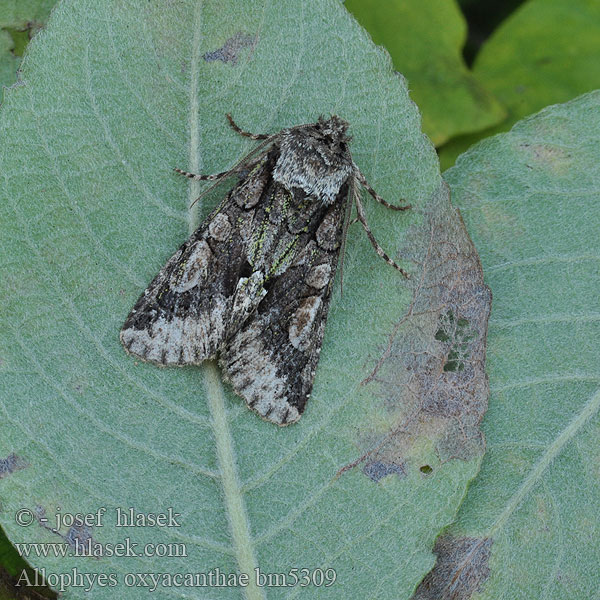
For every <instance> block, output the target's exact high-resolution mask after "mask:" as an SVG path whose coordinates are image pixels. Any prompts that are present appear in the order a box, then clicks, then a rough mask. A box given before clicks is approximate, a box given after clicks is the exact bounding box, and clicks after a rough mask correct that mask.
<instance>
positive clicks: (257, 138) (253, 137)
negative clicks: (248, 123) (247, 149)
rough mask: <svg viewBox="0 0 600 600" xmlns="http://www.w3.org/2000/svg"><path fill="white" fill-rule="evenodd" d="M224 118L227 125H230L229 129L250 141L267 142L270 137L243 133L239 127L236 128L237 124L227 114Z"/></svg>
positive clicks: (261, 134) (265, 134)
mask: <svg viewBox="0 0 600 600" xmlns="http://www.w3.org/2000/svg"><path fill="white" fill-rule="evenodd" d="M226 117H227V120H228V121H229V124H230V125H231V128H232V129H233V130H234V131H235V132H237V133H239V134H240V135H243V136H244V137H249V138H250V139H252V140H267V139H269V138H270V137H271V136H270V135H269V134H267V133H250V132H249V131H244V130H243V129H242V128H241V127H239V126H238V124H237V123H236V122H235V121H234V120H233V117H232V116H231V115H230V114H229V113H227V115H226Z"/></svg>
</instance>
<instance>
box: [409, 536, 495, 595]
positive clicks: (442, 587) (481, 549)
mask: <svg viewBox="0 0 600 600" xmlns="http://www.w3.org/2000/svg"><path fill="white" fill-rule="evenodd" d="M491 547H492V540H491V539H490V538H468V537H462V538H458V537H453V536H449V535H446V536H440V537H439V538H438V539H437V541H436V543H435V546H434V548H433V551H434V553H435V554H437V561H436V563H435V566H434V567H433V569H432V570H431V571H430V572H429V573H428V574H427V575H426V577H425V579H423V581H422V582H421V584H420V585H419V587H418V588H417V589H416V591H415V593H414V595H413V597H412V600H467V599H468V598H471V596H472V595H473V594H474V593H476V592H479V591H481V590H482V588H483V583H484V582H485V580H486V579H487V578H488V577H489V575H490V569H489V567H488V562H489V560H490V549H491Z"/></svg>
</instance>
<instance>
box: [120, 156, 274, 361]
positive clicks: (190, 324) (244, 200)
mask: <svg viewBox="0 0 600 600" xmlns="http://www.w3.org/2000/svg"><path fill="white" fill-rule="evenodd" d="M275 160H276V152H275V151H273V152H270V153H268V154H265V155H264V156H263V157H261V159H260V160H259V161H258V163H257V164H255V165H253V167H252V168H251V170H250V172H249V173H248V175H247V176H245V177H244V178H243V179H242V180H241V181H240V182H239V183H238V184H237V185H236V186H234V188H233V189H232V190H231V191H230V192H229V194H228V195H227V197H226V199H225V201H224V202H223V203H222V204H221V206H219V207H218V208H217V209H216V210H215V211H214V212H213V213H212V215H211V216H210V217H209V218H207V219H206V220H205V221H204V223H203V224H202V225H201V226H200V227H199V228H198V229H197V230H196V231H195V232H194V233H193V234H192V236H191V237H190V238H189V239H188V240H187V241H186V242H185V243H184V244H183V245H182V246H181V247H180V248H179V250H177V252H175V254H174V255H173V256H172V257H171V258H170V259H169V261H168V262H167V264H166V265H165V266H164V268H163V269H162V270H161V271H160V272H159V273H158V275H157V276H156V277H155V278H154V280H153V281H152V283H151V284H150V285H149V286H148V288H147V289H146V291H145V292H144V293H143V294H142V296H141V297H140V298H139V300H138V301H137V303H136V304H135V306H134V307H133V309H132V311H131V313H130V314H129V316H128V317H127V320H126V321H125V324H124V325H123V328H122V330H121V342H122V343H123V345H124V347H125V348H126V349H127V351H128V352H129V353H130V354H133V355H135V356H138V357H140V358H142V359H143V360H147V361H150V362H154V363H158V364H161V365H186V364H200V363H201V362H202V361H204V360H206V359H208V358H213V357H214V356H215V354H216V352H217V351H218V350H219V348H220V347H221V345H222V344H223V342H224V340H225V339H226V338H227V337H228V336H229V335H230V334H231V332H232V331H235V330H236V329H237V328H239V326H240V325H241V323H243V322H244V320H245V319H246V318H247V316H248V315H249V314H251V313H252V312H253V310H255V309H256V306H257V305H258V303H259V302H260V300H261V298H262V297H263V296H264V294H265V293H266V290H265V289H264V287H263V285H262V284H263V280H264V277H262V275H261V274H256V275H254V276H253V273H252V268H251V266H250V265H249V264H248V261H247V256H248V248H249V245H250V244H251V242H252V231H253V228H254V227H255V225H254V219H255V217H256V212H257V210H258V207H260V206H261V199H262V198H263V197H264V196H265V195H266V194H268V187H269V185H270V182H271V171H272V169H273V164H274V161H275Z"/></svg>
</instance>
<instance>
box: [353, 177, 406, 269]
mask: <svg viewBox="0 0 600 600" xmlns="http://www.w3.org/2000/svg"><path fill="white" fill-rule="evenodd" d="M359 181H360V179H359ZM355 190H356V188H355ZM354 200H355V202H356V212H357V215H358V220H359V221H360V222H361V224H362V226H363V229H364V230H365V233H366V234H367V237H368V238H369V241H370V242H371V246H373V248H375V252H377V254H378V255H379V256H380V257H381V258H383V260H385V262H386V263H387V264H388V265H391V266H392V267H394V269H396V270H397V271H400V273H402V275H404V277H406V279H410V275H409V274H408V273H407V272H406V271H405V270H404V269H403V268H402V267H401V266H399V265H398V264H397V263H396V262H395V261H393V260H392V259H391V258H390V257H389V256H388V255H387V254H386V253H385V252H384V250H383V248H382V247H381V246H380V245H379V242H378V241H377V240H376V239H375V236H374V235H373V232H372V231H371V229H370V228H369V224H368V223H367V219H366V217H365V210H364V208H363V205H362V202H361V201H360V194H359V193H358V191H355V194H354Z"/></svg>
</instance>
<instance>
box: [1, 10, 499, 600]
mask: <svg viewBox="0 0 600 600" xmlns="http://www.w3.org/2000/svg"><path fill="white" fill-rule="evenodd" d="M22 80H23V85H21V86H18V87H15V88H13V89H11V90H10V91H9V92H8V93H7V95H6V101H5V104H4V105H3V107H2V110H1V113H0V131H1V135H2V139H3V141H4V142H5V143H4V144H3V146H2V150H1V154H0V172H1V173H2V175H3V187H2V192H1V193H2V201H1V203H0V210H1V213H0V214H1V218H2V223H3V228H4V231H3V235H4V239H5V244H4V247H5V252H3V254H2V257H1V261H2V265H1V266H2V273H3V279H4V286H3V289H2V294H3V296H2V298H1V299H0V307H1V308H0V310H2V321H3V328H2V331H1V333H0V335H1V336H2V337H1V338H0V340H1V342H0V343H1V348H2V350H1V355H0V357H1V359H2V360H1V363H0V369H1V371H2V377H1V379H0V397H1V398H2V404H1V405H0V406H1V407H2V423H1V424H0V433H1V435H0V458H3V457H7V456H15V457H16V458H14V459H12V462H10V461H9V462H8V463H7V464H13V465H14V464H20V466H21V467H22V468H19V469H16V468H7V469H5V474H4V476H3V477H2V479H0V486H1V487H0V493H1V494H2V512H1V513H0V516H1V518H2V525H3V526H4V527H5V530H6V532H7V534H8V536H9V538H10V539H11V540H12V541H13V542H14V543H18V542H33V541H36V542H57V543H62V542H64V543H66V544H67V547H69V548H70V547H71V546H72V545H73V538H74V537H78V538H84V539H86V538H89V536H90V535H91V536H92V538H93V539H94V540H95V541H97V542H99V543H102V544H115V543H119V542H122V541H123V540H124V538H126V537H129V538H131V540H132V541H133V542H135V543H136V544H138V549H141V548H142V547H143V545H144V544H147V543H153V544H157V543H161V544H164V543H179V544H185V546H186V551H187V556H185V557H176V558H172V557H171V558H164V557H161V558H156V557H112V558H111V557H105V558H102V559H100V560H94V559H91V558H81V557H73V556H69V557H67V558H54V557H52V555H50V556H48V557H37V556H35V555H30V557H29V560H30V562H31V563H32V564H33V565H34V566H35V567H45V568H46V569H47V574H56V573H62V574H66V573H72V570H73V569H75V568H76V569H77V570H78V571H79V572H84V573H106V572H111V573H115V575H116V576H117V577H118V579H119V582H120V583H119V587H118V589H117V590H115V589H112V588H106V587H101V586H100V585H98V584H96V585H94V586H93V589H92V594H93V595H94V597H110V598H114V597H115V595H118V597H120V598H128V597H133V598H138V597H139V594H140V591H139V588H137V587H126V585H125V583H124V582H125V577H126V574H127V573H137V572H144V573H176V572H177V573H186V572H189V573H207V572H208V571H210V570H211V569H214V568H217V567H218V568H219V569H220V570H221V572H224V573H234V572H236V571H238V570H241V571H243V572H250V574H252V573H253V569H254V568H256V567H260V568H261V569H262V571H263V572H266V573H279V572H288V571H289V570H290V569H293V568H310V569H315V568H322V569H326V568H332V569H335V571H336V573H337V581H336V583H335V585H333V586H331V587H321V588H319V589H316V588H315V587H314V586H313V587H309V588H302V587H298V586H297V587H295V588H294V589H292V590H290V589H285V588H277V587H270V588H263V587H258V586H257V585H256V584H255V583H251V585H250V586H249V587H247V588H245V593H246V596H247V597H248V598H266V597H268V598H280V597H284V596H285V597H298V596H300V597H307V598H314V597H315V596H318V597H320V598H321V597H323V598H366V597H371V598H390V597H395V598H400V597H408V596H409V595H410V593H411V592H412V590H413V589H414V587H415V586H416V585H417V583H418V582H419V581H420V579H421V578H422V576H423V575H424V573H426V572H427V571H428V570H429V569H430V568H431V566H432V564H433V555H432V554H431V548H432V546H433V541H434V538H435V536H436V535H437V533H438V532H439V530H440V529H441V528H442V527H444V526H445V525H447V524H448V523H449V522H450V521H451V520H452V519H453V516H454V513H455V511H456V507H457V505H458V503H459V502H460V499H461V498H462V496H463V494H464V490H465V486H466V483H467V482H468V480H469V479H470V478H471V477H472V476H473V475H474V473H475V472H476V470H477V468H478V464H479V460H480V456H481V453H482V448H483V444H482V436H481V434H480V432H479V430H478V424H479V421H480V419H481V417H482V415H483V412H484V410H485V406H486V400H487V386H486V381H485V378H484V375H483V355H484V345H483V340H484V336H485V330H486V319H487V311H488V301H489V297H488V292H487V290H486V288H484V287H483V285H482V275H481V272H480V269H479V263H478V261H477V255H476V254H475V252H474V250H473V247H472V245H471V244H470V242H469V240H468V238H467V237H466V235H465V232H464V228H463V226H462V223H461V221H460V219H459V217H458V215H457V214H456V212H455V211H454V210H453V209H452V208H451V206H450V204H449V202H448V196H447V192H446V189H445V187H444V185H443V184H442V181H441V178H440V175H439V170H438V165H437V160H436V156H435V152H434V150H433V148H432V146H431V145H430V144H429V142H428V141H427V140H426V138H425V137H424V136H423V135H422V133H421V132H420V121H419V115H418V113H417V110H416V108H415V106H414V104H413V103H412V102H411V101H410V100H409V97H408V93H407V90H406V87H405V86H404V83H403V80H402V78H401V77H399V76H397V75H396V74H395V73H394V72H393V69H392V65H391V62H390V60H389V56H388V55H387V54H386V53H385V51H383V50H381V49H378V48H376V47H375V46H373V44H372V43H371V41H370V39H369V38H368V36H367V34H366V33H365V32H364V31H363V30H362V29H361V28H360V27H359V26H358V25H357V24H356V23H355V22H354V20H353V19H352V17H351V16H350V15H349V14H348V13H347V12H346V11H345V9H344V8H343V6H342V5H341V4H340V3H339V2H338V1H337V0H319V1H316V2H315V1H311V2H310V3H308V2H297V1H295V0H289V1H286V2H281V3H279V4H278V5H277V6H275V5H273V4H269V3H256V2H249V1H248V2H241V1H240V0H231V1H230V2H217V1H213V2H202V3H200V2H195V1H193V0H189V1H187V2H179V3H168V4H163V3H158V2H146V1H142V0H130V1H129V2H122V1H116V0H115V1H112V2H108V1H107V2H95V1H94V0H85V1H84V0H78V1H76V0H71V1H64V2H61V3H60V4H59V5H58V6H57V7H56V9H55V10H54V12H53V16H52V17H51V19H50V22H49V23H48V26H47V29H45V30H44V31H42V32H41V33H40V34H39V36H37V37H36V38H35V39H34V40H33V42H32V44H31V45H30V47H29V50H28V54H27V55H26V58H25V61H24V65H23V74H22ZM227 112H231V113H232V114H233V115H234V117H235V119H236V120H237V122H238V123H239V124H241V125H242V126H243V127H245V128H246V129H250V130H256V131H259V132H260V131H268V132H274V131H277V130H278V129H280V128H281V127H284V126H288V125H294V124H298V123H302V122H307V121H308V122H310V121H313V120H315V119H316V117H317V116H318V115H319V114H321V113H325V114H328V113H330V112H335V113H337V114H339V115H341V116H342V117H344V118H346V119H348V120H349V121H350V123H351V124H352V133H353V136H354V140H353V142H352V150H353V156H354V159H355V161H356V162H357V164H358V165H359V166H360V168H361V169H362V170H363V172H364V173H365V174H366V176H367V178H368V179H369V180H370V182H371V183H372V184H373V186H374V187H375V188H376V189H377V190H378V191H379V192H380V193H381V194H382V195H383V196H384V197H385V198H387V199H389V200H392V201H399V199H400V198H401V197H404V198H407V199H409V200H410V202H411V203H412V204H413V207H414V208H413V210H412V211H410V212H408V213H393V212H391V211H387V210H386V209H385V208H383V207H381V206H379V205H376V204H375V203H373V202H368V203H367V212H368V218H369V221H370V224H371V227H372V229H373V230H374V232H375V234H376V235H377V237H378V239H379V240H380V242H381V243H382V245H383V246H384V247H385V248H386V249H387V250H388V251H389V252H391V253H392V255H393V256H395V257H396V258H397V259H398V260H402V261H404V262H403V264H404V265H405V266H406V268H407V269H408V270H410V271H411V273H412V275H413V277H412V279H411V280H410V281H408V282H407V281H406V280H404V279H403V278H402V277H401V276H400V275H399V274H398V273H397V272H396V271H395V270H393V269H391V268H390V267H389V266H387V265H386V264H385V263H384V262H383V261H382V260H381V259H380V258H379V257H378V256H376V254H375V252H373V250H372V248H371V247H370V245H369V242H368V240H367V238H366V236H365V235H364V233H363V232H362V231H361V230H360V229H359V228H357V227H356V226H354V227H352V228H351V230H350V232H349V238H348V244H347V253H346V263H345V281H344V284H345V285H344V294H343V296H341V294H340V292H339V285H336V291H335V294H334V299H333V301H332V308H331V312H330V318H329V322H328V324H327V330H326V338H325V342H324V346H323V352H322V353H321V361H320V364H319V368H318V371H317V376H316V381H315V387H314V390H313V396H312V398H311V401H310V403H309V405H308V408H307V410H306V412H305V414H304V416H303V417H302V419H301V421H300V422H299V423H298V424H296V425H292V426H290V427H288V428H285V429H279V428H277V427H276V426H274V425H272V424H269V423H266V422H263V421H261V420H260V419H259V418H258V417H257V416H256V415H255V414H254V413H252V412H250V411H249V410H248V409H247V408H246V406H245V405H244V403H243V402H242V401H241V400H240V399H239V398H238V397H236V396H234V395H233V394H232V393H231V392H230V390H229V388H228V387H227V386H224V385H223V384H222V383H221V380H220V377H219V373H218V371H217V369H216V367H215V366H214V365H213V364H212V363H205V364H204V365H203V366H202V367H196V368H186V369H159V368H157V367H155V366H153V365H150V364H140V363H138V362H136V361H135V360H133V359H132V358H131V357H129V356H127V355H126V354H125V352H124V350H123V348H122V347H121V346H120V344H119V340H118V334H119V329H120V327H121V325H122V323H123V320H124V318H125V317H126V315H127V313H128V312H129V310H130V309H131V307H132V305H133V303H134V302H135V300H136V298H137V297H138V295H139V294H140V293H141V292H142V291H143V289H144V288H145V286H146V285H147V284H148V283H149V281H150V280H151V278H152V277H153V276H154V275H155V273H156V272H157V271H158V269H159V268H160V267H161V266H162V264H163V263H164V261H165V260H166V259H167V258H168V257H169V256H170V255H171V253H172V252H173V251H174V250H175V249H176V248H177V247H178V245H179V244H180V243H181V242H182V241H183V240H185V238H186V237H187V235H188V234H189V232H190V231H192V230H193V229H194V228H195V227H196V226H197V224H198V223H199V222H200V220H201V219H202V217H203V216H205V215H206V214H208V212H209V211H210V209H211V208H212V207H213V206H214V205H215V203H216V202H217V201H218V200H219V197H220V195H222V193H223V190H218V191H217V192H215V193H213V194H212V195H210V196H209V197H208V198H206V199H205V200H204V201H202V202H199V203H197V204H196V205H195V206H194V208H192V209H189V208H188V206H189V205H190V204H191V203H192V201H193V199H194V198H195V197H196V196H197V194H198V193H199V190H200V189H201V188H200V186H199V185H198V184H197V183H193V184H192V185H191V186H190V185H189V184H188V183H187V181H186V180H183V179H182V178H178V177H177V176H175V175H174V174H173V172H172V167H174V166H180V167H183V168H188V169H190V170H193V171H203V172H217V171H220V170H223V169H224V168H227V167H230V166H231V165H233V164H234V163H235V162H236V161H237V160H238V159H239V158H240V157H241V156H242V155H243V154H245V153H246V152H248V150H249V149H251V148H252V147H253V145H254V143H253V142H250V141H249V140H247V139H246V138H240V137H239V136H238V135H236V134H235V133H234V132H233V131H232V130H231V129H230V128H228V126H227V123H226V120H225V113H227ZM366 202H367V201H366ZM17 460H18V461H21V462H20V463H17V462H15V461H17ZM100 507H106V508H107V514H106V516H105V519H104V522H103V526H102V527H99V526H95V527H93V528H90V529H86V528H83V529H82V528H81V527H79V528H78V527H75V528H73V527H68V526H65V527H62V528H61V529H60V530H59V532H58V533H54V532H52V531H51V530H50V529H48V526H49V525H48V524H46V525H44V522H43V521H42V520H41V519H42V518H48V519H50V520H51V519H52V518H53V515H54V514H55V513H56V511H57V510H60V511H61V512H62V513H94V512H96V511H97V510H98V509H99V508H100ZM117 507H121V508H128V507H133V508H134V509H135V510H136V511H138V512H140V513H157V512H160V511H165V510H167V508H168V507H173V509H174V510H175V512H177V513H181V515H182V516H181V518H180V522H181V527H171V528H143V527H135V528H129V529H119V528H116V527H115V519H116V517H115V509H116V508H117ZM20 508H26V509H27V510H31V511H32V514H33V515H34V516H35V520H34V523H33V524H32V525H31V526H29V527H19V526H18V525H17V524H16V523H15V513H16V511H17V510H19V509H20ZM50 522H51V521H50ZM69 541H70V542H71V544H70V546H69ZM251 581H252V582H253V581H254V579H252V580H251ZM53 582H54V583H53ZM50 583H52V584H53V585H56V582H55V580H54V579H51V581H50ZM159 590H160V591H159V592H158V593H159V594H161V596H160V597H165V598H168V597H171V596H180V595H184V596H185V597H189V598H192V597H193V598H196V597H201V598H205V597H211V598H212V597H214V598H216V597H218V598H239V597H240V595H242V590H240V589H239V588H236V587H227V588H220V589H218V590H215V589H212V590H209V591H207V590H206V589H202V588H190V587H186V588H185V589H180V588H176V587H174V585H173V584H172V585H171V586H169V585H168V582H166V583H165V582H164V581H163V582H161V584H159ZM82 595H84V592H83V590H82V588H80V587H76V586H73V585H72V586H70V587H67V591H66V594H65V596H66V597H67V598H69V597H80V596H82Z"/></svg>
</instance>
